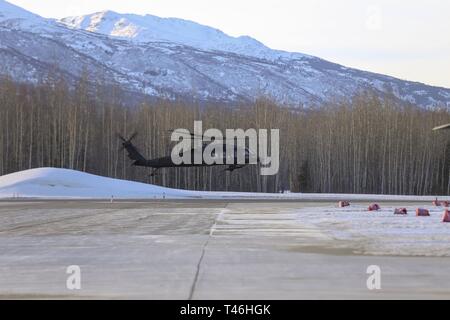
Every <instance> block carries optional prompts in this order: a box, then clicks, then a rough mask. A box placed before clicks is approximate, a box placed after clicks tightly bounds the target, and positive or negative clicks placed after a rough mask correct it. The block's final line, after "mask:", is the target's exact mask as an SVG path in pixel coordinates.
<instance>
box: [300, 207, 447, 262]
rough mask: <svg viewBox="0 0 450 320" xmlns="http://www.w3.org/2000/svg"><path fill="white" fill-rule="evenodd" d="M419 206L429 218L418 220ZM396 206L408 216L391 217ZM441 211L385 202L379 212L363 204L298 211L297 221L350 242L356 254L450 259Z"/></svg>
mask: <svg viewBox="0 0 450 320" xmlns="http://www.w3.org/2000/svg"><path fill="white" fill-rule="evenodd" d="M418 206H420V207H421V208H424V209H428V210H429V212H430V216H429V217H417V216H416V215H415V210H416V208H418ZM396 207H406V208H407V210H408V214H407V215H405V216H403V215H394V209H395V208H396ZM443 212H444V208H443V207H434V206H431V204H430V205H425V206H423V205H422V206H421V205H420V204H419V205H417V204H416V205H415V206H412V205H409V206H400V205H398V206H396V205H395V204H388V203H384V204H382V205H381V210H380V211H371V212H369V211H368V210H367V206H362V205H351V206H350V207H347V208H332V207H316V208H306V209H301V210H300V211H299V212H298V216H297V219H298V220H299V221H305V222H308V223H309V224H311V225H313V226H315V227H317V228H318V229H320V230H321V231H322V232H323V233H324V234H327V235H330V236H331V237H332V238H333V241H336V242H342V243H353V245H352V247H353V249H354V252H355V253H357V254H369V255H395V256H445V257H450V246H449V243H450V223H443V222H442V215H443ZM355 244H356V245H355Z"/></svg>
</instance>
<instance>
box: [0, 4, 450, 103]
mask: <svg viewBox="0 0 450 320" xmlns="http://www.w3.org/2000/svg"><path fill="white" fill-rule="evenodd" d="M86 71H87V72H88V74H89V77H90V79H91V80H92V81H101V82H102V83H106V84H120V86H121V87H122V88H123V89H124V90H126V91H129V92H135V93H142V94H147V95H150V96H155V97H166V98H176V97H185V98H190V99H198V100H207V101H209V100H213V101H224V102H237V101H240V100H243V101H252V100H254V99H256V98H258V97H262V96H266V97H270V98H272V99H274V100H276V101H278V102H280V103H285V104H289V105H301V104H305V105H314V104H318V103H322V102H327V101H330V100H333V99H336V98H340V97H349V96H352V95H353V94H355V93H356V92H357V91H360V90H363V89H372V90H375V91H378V92H380V93H383V92H390V93H393V94H395V95H396V96H397V97H398V98H400V99H402V100H405V101H410V102H413V103H417V104H419V105H422V106H425V107H429V106H435V105H446V106H450V89H446V88H439V87H432V86H427V85H425V84H421V83H417V82H409V81H403V80H400V79H396V78H393V77H388V76H384V75H380V74H375V73H370V72H364V71H360V70H356V69H351V68H346V67H344V66H341V65H338V64H334V63H331V62H328V61H325V60H322V59H320V58H316V57H312V56H308V55H304V54H301V53H288V52H283V51H277V50H272V49H270V48H268V47H266V46H264V45H263V44H262V43H260V42H258V41H256V40H254V39H252V38H250V37H238V38H234V37H230V36H228V35H226V34H224V33H223V32H221V31H219V30H216V29H213V28H210V27H207V26H203V25H199V24H197V23H194V22H190V21H185V20H181V19H174V18H168V19H163V18H158V17H155V16H150V15H146V16H138V15H129V14H127V15H125V14H118V13H114V12H110V11H106V12H100V13H95V14H92V15H88V16H82V17H70V18H66V19H62V20H60V21H56V20H52V19H44V18H42V17H40V16H37V15H35V14H32V13H30V12H27V11H26V10H23V9H21V8H19V7H17V6H14V5H12V4H10V3H8V2H6V1H3V0H0V74H8V75H10V76H12V77H13V78H14V79H16V80H18V81H26V82H37V81H39V80H41V79H45V78H46V77H49V76H51V75H52V74H55V72H56V73H58V74H59V75H63V76H64V77H65V78H67V79H68V80H69V81H75V80H76V79H78V78H79V77H80V76H81V75H83V74H85V73H86Z"/></svg>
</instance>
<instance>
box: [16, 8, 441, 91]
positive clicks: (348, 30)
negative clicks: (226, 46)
mask: <svg viewBox="0 0 450 320" xmlns="http://www.w3.org/2000/svg"><path fill="white" fill-rule="evenodd" d="M8 1H9V2H11V3H14V4H16V5H18V6H21V7H23V8H25V9H27V10H29V11H32V12H34V13H37V14H39V15H41V16H44V17H48V18H61V17H65V16H73V15H81V14H87V13H93V12H97V11H102V10H107V9H109V10H113V11H117V12H120V13H136V14H142V15H143V14H153V15H157V16H161V17H177V18H184V19H188V20H193V21H196V22H199V23H202V24H206V25H209V26H213V27H216V28H218V29H221V30H222V31H224V32H226V33H228V34H230V35H233V36H239V35H249V36H252V37H254V38H256V39H258V40H259V41H261V42H263V43H264V44H266V45H267V46H269V47H271V48H274V49H281V50H287V51H295V52H302V53H307V54H311V55H315V56H318V57H321V58H325V59H327V60H330V61H332V62H337V63H340V64H343V65H346V66H350V67H356V68H359V69H362V70H368V71H374V72H378V73H383V74H388V75H392V76H396V77H399V78H401V79H408V80H413V81H420V82H425V83H427V84H432V85H438V86H444V87H447V88H450V1H448V0H409V1H405V0H373V1H367V0H341V1H336V0H222V1H218V0H126V1H124V0H64V1H61V0H39V1H36V0H8Z"/></svg>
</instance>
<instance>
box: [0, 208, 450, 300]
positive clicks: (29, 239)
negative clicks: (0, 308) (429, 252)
mask: <svg viewBox="0 0 450 320" xmlns="http://www.w3.org/2000/svg"><path fill="white" fill-rule="evenodd" d="M380 204H381V205H382V206H383V205H389V206H396V205H397V203H391V202H389V203H383V202H381V203H380ZM414 205H415V204H414ZM417 205H421V203H417ZM317 207H329V208H335V207H336V203H335V202H331V201H330V202H327V201H320V202H319V201H271V202H264V201H261V200H258V201H221V200H211V201H208V200H189V201H181V200H180V201H137V200H136V201H132V200H128V201H115V202H114V203H110V202H109V201H37V200H28V201H1V202H0V298H3V299H16V298H18V299H22V298H24V299H25V298H31V299H52V298H56V299H194V300H195V299H449V298H450V273H449V272H448V270H450V258H449V257H446V256H441V257H439V256H431V257H429V256H427V257H426V256H396V255H390V254H379V255H370V254H365V253H361V251H360V250H359V249H360V246H361V243H360V241H359V239H358V238H357V237H356V238H349V239H345V240H342V239H339V238H336V236H335V235H334V234H331V233H330V232H329V230H331V229H333V228H334V226H333V225H332V224H330V225H328V226H326V227H323V224H320V225H317V224H314V223H311V221H310V220H308V219H306V218H305V219H302V214H301V212H302V210H303V211H305V210H308V208H317ZM299 212H300V213H299ZM341 227H342V226H339V228H341ZM336 228H337V227H336ZM347 231H348V230H347ZM349 232H351V230H350V231H349ZM74 265H75V266H78V267H79V270H80V272H81V273H80V277H79V280H80V281H79V283H80V285H81V288H80V289H70V288H68V286H67V280H68V278H69V277H70V276H71V275H72V274H68V273H67V268H68V267H69V266H74ZM373 265H375V266H378V267H379V269H380V285H381V288H380V289H376V288H375V289H374V288H373V287H371V288H372V290H370V289H369V288H368V286H367V281H368V279H369V277H370V276H371V275H372V274H368V273H367V270H368V267H369V266H373ZM69 287H70V286H69ZM369 287H370V286H369Z"/></svg>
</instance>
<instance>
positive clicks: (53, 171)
mask: <svg viewBox="0 0 450 320" xmlns="http://www.w3.org/2000/svg"><path fill="white" fill-rule="evenodd" d="M111 196H113V197H115V198H156V197H158V198H163V197H169V198H186V197H193V196H195V194H194V193H193V192H191V191H182V190H174V189H169V188H164V187H159V186H154V185H150V184H145V183H139V182H133V181H126V180H119V179H112V178H106V177H100V176H96V175H93V174H89V173H84V172H79V171H75V170H68V169H57V168H39V169H31V170H25V171H20V172H16V173H12V174H8V175H5V176H1V177H0V198H10V197H20V198H86V199H89V198H103V199H104V198H111Z"/></svg>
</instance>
